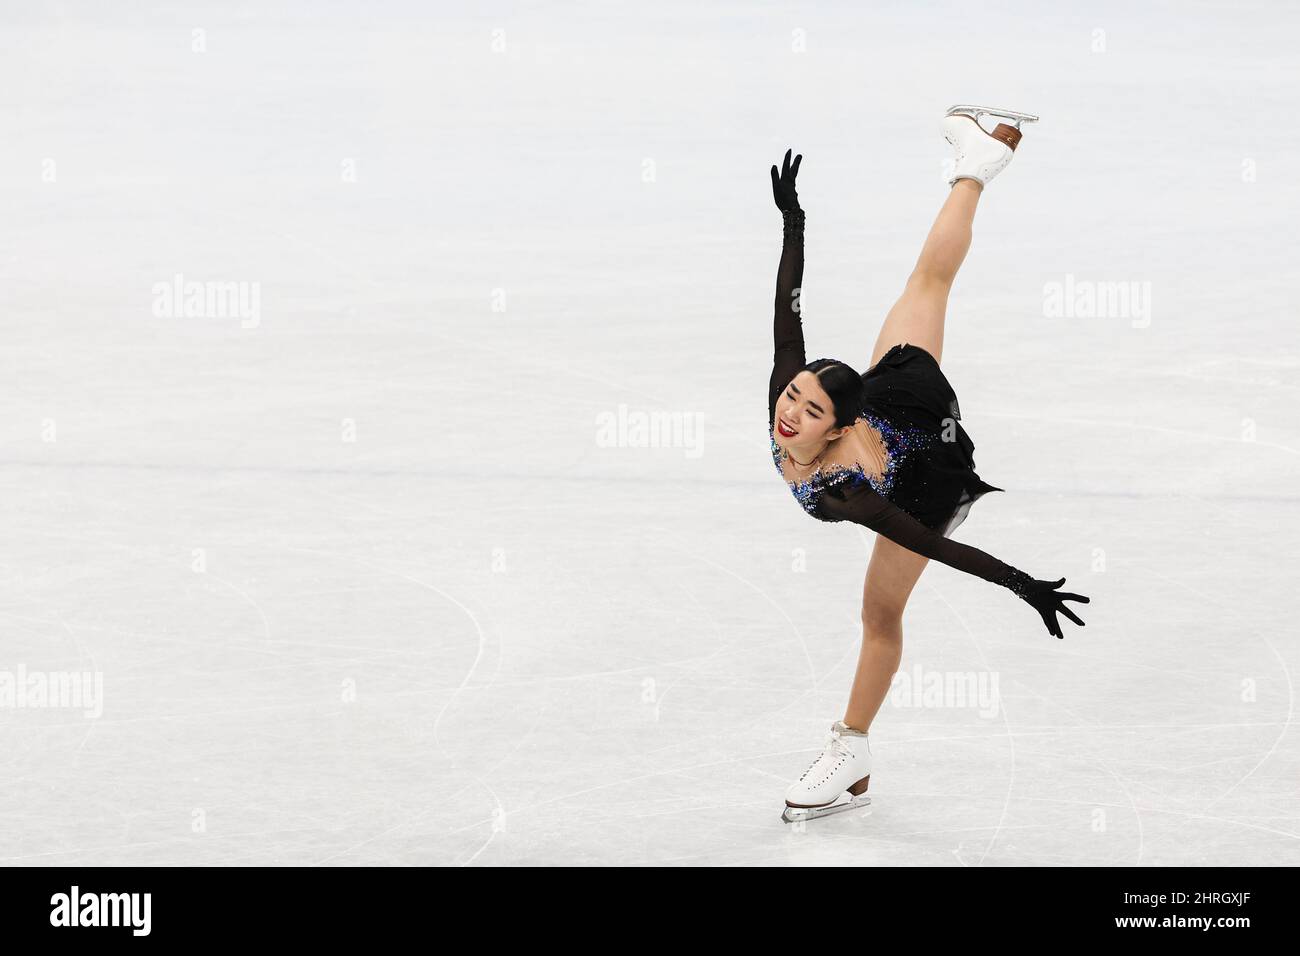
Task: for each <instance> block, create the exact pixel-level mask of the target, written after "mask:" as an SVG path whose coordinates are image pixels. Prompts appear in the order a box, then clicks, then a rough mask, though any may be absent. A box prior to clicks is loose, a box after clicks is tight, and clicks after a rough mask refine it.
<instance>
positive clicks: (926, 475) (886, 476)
mask: <svg viewBox="0 0 1300 956" xmlns="http://www.w3.org/2000/svg"><path fill="white" fill-rule="evenodd" d="M783 216H784V218H785V242H784V245H783V247H782V251H781V263H780V267H779V269H778V273H777V291H776V309H775V324H774V328H773V332H774V335H773V338H774V354H773V364H772V377H771V380H770V381H769V383H768V402H767V427H768V437H769V438H770V440H771V443H772V460H773V463H774V464H775V465H776V469H777V472H778V473H779V474H780V475H781V477H782V480H783V481H786V484H787V485H788V486H789V487H790V490H791V491H792V492H793V493H794V496H795V498H796V499H797V500H798V502H799V504H800V505H801V506H802V507H803V509H804V510H805V511H806V512H808V514H810V515H812V516H813V517H814V518H818V519H820V520H822V521H852V522H855V523H857V524H861V525H864V526H866V527H868V528H871V529H872V530H873V531H876V532H877V533H879V534H882V535H884V536H885V537H887V538H889V539H890V540H891V541H895V542H897V543H898V544H901V545H902V546H903V547H905V548H907V549H908V550H910V551H914V552H916V553H917V554H920V555H924V556H925V557H927V558H933V559H934V560H936V561H939V562H941V563H943V564H947V565H950V566H952V567H954V568H957V569H959V570H961V571H966V572H968V573H970V574H974V575H978V576H979V577H981V578H984V579H985V580H987V581H992V582H994V583H996V584H1000V585H1002V586H1003V587H1007V588H1010V589H1011V590H1013V591H1015V592H1016V593H1017V594H1020V595H1021V596H1022V597H1023V596H1024V595H1023V594H1022V591H1023V587H1024V584H1025V583H1026V582H1028V581H1030V580H1032V579H1031V578H1030V577H1029V575H1027V574H1025V573H1024V572H1022V571H1018V570H1017V569H1015V568H1013V567H1011V566H1010V565H1007V564H1004V563H1003V562H1001V561H999V560H998V559H997V558H995V557H993V556H992V555H989V554H985V553H984V552H983V551H980V550H978V549H976V548H972V547H970V546H969V545H964V544H961V543H960V542H957V541H951V540H949V539H948V537H947V536H948V535H949V534H951V533H952V531H953V530H954V529H955V528H956V527H957V526H958V525H959V524H961V523H962V521H964V520H965V518H966V514H967V512H968V511H969V510H970V507H971V505H972V504H974V503H975V502H976V501H977V500H978V499H979V498H980V496H982V495H984V494H986V493H988V492H990V491H1001V490H1002V489H1001V488H995V487H994V486H993V485H990V484H988V483H986V482H984V481H983V480H981V479H980V477H979V475H977V474H976V473H975V461H974V457H973V454H974V450H975V444H974V442H972V441H971V439H970V436H969V435H967V434H966V430H965V429H964V428H962V426H961V424H960V421H959V420H960V418H961V411H960V409H959V408H958V405H957V396H956V394H955V393H954V392H953V389H952V386H951V385H950V384H949V383H948V379H947V378H946V377H945V376H944V374H943V372H942V371H940V369H939V364H938V362H936V361H935V359H934V357H933V356H932V355H931V354H930V353H929V352H927V351H926V350H925V349H922V348H919V347H918V346H915V345H895V346H894V347H893V348H891V349H890V350H889V351H888V352H886V353H885V354H884V356H883V357H882V358H881V359H880V361H879V362H877V363H876V364H875V365H873V366H872V367H871V368H870V369H868V370H867V371H866V372H865V373H864V374H863V375H862V382H863V386H864V399H863V402H862V408H861V410H860V411H861V414H860V415H859V418H862V419H865V420H866V421H867V422H868V423H869V424H870V425H871V426H872V427H873V428H874V429H876V430H877V431H878V432H879V433H880V435H881V437H882V438H883V440H884V445H885V451H886V455H887V461H886V467H885V469H884V472H883V474H881V475H875V474H868V473H866V472H865V471H864V470H863V469H862V468H861V467H860V466H859V467H855V468H847V467H842V466H837V465H832V466H829V467H826V466H823V467H822V468H820V469H819V470H818V471H816V472H814V473H813V474H812V475H811V476H810V477H808V478H807V479H805V480H803V481H799V482H790V481H788V480H787V479H786V478H785V473H784V470H783V469H782V459H783V457H784V455H785V452H784V451H783V450H782V449H781V448H780V446H778V445H777V443H776V435H775V418H776V401H777V398H778V397H779V396H780V395H781V393H782V392H783V391H784V390H785V388H786V386H787V385H789V383H790V380H791V379H793V378H794V377H795V376H796V375H798V374H799V372H800V371H801V370H802V369H803V367H804V365H805V364H807V358H806V357H805V353H804V341H803V326H802V322H801V319H800V313H799V312H798V311H796V308H797V306H796V296H797V292H796V290H797V289H799V287H800V284H801V282H802V280H803V228H804V213H803V211H802V210H800V209H794V210H790V211H786V212H784V213H783Z"/></svg>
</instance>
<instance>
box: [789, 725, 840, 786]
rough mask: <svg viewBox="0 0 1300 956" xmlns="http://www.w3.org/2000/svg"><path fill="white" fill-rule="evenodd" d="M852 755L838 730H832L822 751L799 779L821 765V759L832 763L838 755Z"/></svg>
mask: <svg viewBox="0 0 1300 956" xmlns="http://www.w3.org/2000/svg"><path fill="white" fill-rule="evenodd" d="M852 756H853V751H852V750H850V749H849V745H848V744H846V743H845V742H844V737H843V735H842V734H841V733H840V732H839V731H838V730H832V731H831V735H830V738H829V739H828V740H827V741H826V746H825V747H823V748H822V752H821V753H819V754H818V755H817V757H816V759H815V760H813V762H812V763H811V764H809V766H808V769H807V770H805V771H804V772H803V774H802V775H801V776H800V777H799V779H800V780H802V779H804V777H807V776H808V775H809V774H810V773H812V772H813V771H814V770H816V769H817V768H818V767H819V766H821V764H822V762H823V761H826V762H828V763H833V762H834V761H835V760H837V759H838V758H840V757H852Z"/></svg>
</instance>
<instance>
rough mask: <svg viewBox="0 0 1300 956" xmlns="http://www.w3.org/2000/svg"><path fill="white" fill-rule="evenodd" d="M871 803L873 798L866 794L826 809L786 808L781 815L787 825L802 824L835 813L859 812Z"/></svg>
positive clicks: (831, 805)
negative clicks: (858, 810)
mask: <svg viewBox="0 0 1300 956" xmlns="http://www.w3.org/2000/svg"><path fill="white" fill-rule="evenodd" d="M870 803H871V798H870V797H869V796H867V795H866V794H865V793H864V794H862V795H861V796H859V797H853V798H852V799H849V800H845V801H844V802H843V803H832V804H830V805H829V806H825V807H786V808H785V812H784V813H782V814H781V819H782V820H784V821H785V822H786V823H800V822H802V821H804V820H816V819H818V818H819V817H829V816H830V815H831V814H833V813H843V812H844V811H845V810H857V809H860V808H861V807H865V806H868V805H870Z"/></svg>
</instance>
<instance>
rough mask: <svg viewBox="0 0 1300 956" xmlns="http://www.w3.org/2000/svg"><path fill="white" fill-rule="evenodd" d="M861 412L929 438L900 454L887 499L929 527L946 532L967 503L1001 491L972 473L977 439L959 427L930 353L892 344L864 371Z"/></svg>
mask: <svg viewBox="0 0 1300 956" xmlns="http://www.w3.org/2000/svg"><path fill="white" fill-rule="evenodd" d="M862 384H863V386H864V389H865V391H864V398H863V403H862V404H863V411H864V412H867V413H869V414H872V415H878V416H880V417H882V418H884V419H886V420H887V421H889V422H890V423H891V424H893V425H894V426H895V427H896V428H914V429H919V430H920V431H922V432H925V433H926V435H927V436H929V439H930V440H927V441H925V442H924V443H923V446H922V447H918V448H916V449H915V450H914V451H912V452H911V453H909V454H908V455H906V456H905V457H904V459H903V460H902V461H901V462H900V463H899V464H898V466H897V467H898V470H897V472H896V473H895V475H894V483H893V489H892V491H891V492H890V495H889V500H890V501H891V502H893V503H894V504H895V505H897V506H898V507H900V508H902V509H903V510H904V511H906V512H907V513H908V514H910V515H911V516H912V517H913V518H916V519H917V520H918V521H920V522H921V523H922V524H924V525H925V526H926V527H927V528H930V529H931V530H934V531H938V532H939V533H940V534H942V535H944V536H947V535H949V534H951V533H952V532H953V531H954V530H956V528H957V526H958V525H960V524H961V523H962V522H963V521H965V520H966V514H967V512H969V511H970V507H971V505H973V504H974V503H975V502H976V501H978V500H979V499H980V497H982V496H983V495H985V494H987V493H988V492H990V491H1002V490H1004V489H1002V488H996V487H994V486H993V485H990V484H988V483H987V482H985V481H983V480H982V479H981V478H980V476H979V475H977V474H976V473H975V443H974V442H973V441H971V438H970V436H969V435H968V434H966V429H964V428H962V426H961V409H960V407H959V406H958V404H957V394H956V393H955V392H954V391H953V388H952V385H950V384H949V383H948V379H947V378H946V377H945V376H944V374H943V372H942V371H941V370H940V368H939V363H938V362H936V361H935V359H934V356H933V355H931V354H930V353H929V352H927V351H926V350H925V349H923V348H921V347H920V346H917V345H895V346H894V347H893V348H891V349H890V350H889V351H888V352H886V353H885V354H884V355H882V356H881V357H880V361H879V362H877V363H876V364H875V365H873V366H871V368H869V369H868V370H867V371H866V372H864V373H863V374H862Z"/></svg>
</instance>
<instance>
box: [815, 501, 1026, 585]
mask: <svg viewBox="0 0 1300 956" xmlns="http://www.w3.org/2000/svg"><path fill="white" fill-rule="evenodd" d="M821 510H822V513H823V514H824V515H825V516H826V518H827V520H830V521H852V522H854V523H855V524H860V525H863V526H864V527H867V528H870V529H871V530H872V531H875V532H876V533H877V534H882V535H884V536H885V537H886V538H888V539H889V540H890V541H893V542H894V543H895V544H900V545H902V546H903V547H904V548H907V550H909V551H913V552H915V553H916V554H919V555H921V556H922V557H926V558H932V559H933V560H935V561H938V562H939V563H941V564H946V565H948V566H949V567H950V568H956V569H957V570H958V571H965V572H966V573H967V574H973V575H975V576H976V577H980V578H983V579H984V580H985V581H990V582H992V583H993V584H997V585H1001V586H1002V587H1004V588H1009V589H1010V590H1012V591H1014V592H1016V593H1017V594H1020V593H1021V589H1022V588H1023V586H1024V584H1025V583H1026V582H1028V581H1030V580H1032V579H1031V578H1030V576H1029V575H1028V574H1025V572H1023V571H1021V570H1019V569H1017V568H1013V567H1012V566H1011V565H1009V564H1006V563H1004V562H1002V561H999V560H998V559H997V558H995V557H993V555H991V554H988V553H986V552H984V551H981V550H979V548H972V547H971V546H970V545H968V544H962V543H961V542H960V541H953V540H952V539H950V538H945V537H944V536H943V535H941V534H939V533H938V532H937V531H932V530H930V529H929V528H927V527H926V526H925V525H923V524H921V522H919V521H917V520H916V519H915V518H913V517H912V516H911V515H909V514H908V513H907V512H906V511H903V510H902V509H901V508H899V507H897V506H896V505H894V504H891V503H890V502H889V501H888V500H887V499H885V498H884V497H882V496H881V495H880V494H879V493H877V492H876V490H875V489H874V488H872V487H871V486H870V485H869V484H868V483H867V482H865V481H863V482H856V483H854V484H852V485H850V486H847V487H846V486H839V487H835V488H828V489H827V490H826V492H825V493H824V494H823V496H822V500H821Z"/></svg>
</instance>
